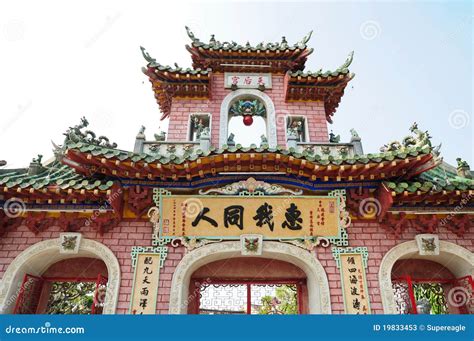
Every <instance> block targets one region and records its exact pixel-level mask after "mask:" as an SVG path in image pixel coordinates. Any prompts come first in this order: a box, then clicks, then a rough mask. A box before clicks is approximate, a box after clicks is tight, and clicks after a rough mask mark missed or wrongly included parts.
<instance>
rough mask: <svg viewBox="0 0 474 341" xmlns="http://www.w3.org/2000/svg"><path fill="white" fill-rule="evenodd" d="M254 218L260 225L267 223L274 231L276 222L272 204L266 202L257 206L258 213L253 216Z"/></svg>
mask: <svg viewBox="0 0 474 341" xmlns="http://www.w3.org/2000/svg"><path fill="white" fill-rule="evenodd" d="M253 220H255V221H256V225H257V226H258V227H262V226H263V225H264V224H266V225H267V226H268V227H269V228H270V231H272V232H273V227H274V225H275V224H274V222H273V209H272V206H271V205H269V204H268V203H264V204H263V205H261V206H260V207H259V208H257V214H256V215H255V216H254V217H253Z"/></svg>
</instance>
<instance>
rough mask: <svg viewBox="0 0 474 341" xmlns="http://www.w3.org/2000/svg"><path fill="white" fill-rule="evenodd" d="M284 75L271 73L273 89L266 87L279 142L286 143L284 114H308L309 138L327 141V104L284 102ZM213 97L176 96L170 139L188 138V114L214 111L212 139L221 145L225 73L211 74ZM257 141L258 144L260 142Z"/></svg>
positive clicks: (314, 140) (169, 129) (169, 132)
mask: <svg viewBox="0 0 474 341" xmlns="http://www.w3.org/2000/svg"><path fill="white" fill-rule="evenodd" d="M283 78H284V76H283V75H273V76H272V89H267V90H265V93H266V94H267V95H268V96H270V98H271V99H272V101H273V104H274V105H275V111H276V113H275V114H276V122H277V140H278V144H279V145H282V146H284V145H285V144H286V141H285V120H284V116H285V115H288V114H291V115H302V116H306V117H307V122H308V130H309V138H310V141H311V142H327V141H328V128H327V122H326V114H325V111H324V103H322V102H285V94H284V91H283ZM211 81H212V87H211V88H212V90H211V91H212V93H211V99H209V100H207V99H174V100H173V104H172V106H171V113H170V118H169V127H168V141H174V142H176V141H187V140H188V137H187V132H188V117H189V115H190V114H191V113H196V112H202V113H208V112H210V113H211V114H212V127H211V135H212V136H211V142H212V144H213V145H214V146H217V145H218V144H219V124H220V119H219V114H220V110H221V103H222V101H223V99H224V97H225V96H227V94H229V93H230V92H231V90H229V89H225V88H224V74H222V73H216V74H214V75H212V80H211ZM257 144H258V143H257Z"/></svg>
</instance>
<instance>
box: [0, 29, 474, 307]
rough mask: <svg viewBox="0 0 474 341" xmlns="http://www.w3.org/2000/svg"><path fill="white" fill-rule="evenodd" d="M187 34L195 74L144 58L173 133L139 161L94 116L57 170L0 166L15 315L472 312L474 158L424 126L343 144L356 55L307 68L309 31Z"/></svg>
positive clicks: (53, 165) (7, 275)
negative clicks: (332, 66) (376, 142)
mask: <svg viewBox="0 0 474 341" xmlns="http://www.w3.org/2000/svg"><path fill="white" fill-rule="evenodd" d="M186 30H187V33H188V36H189V38H190V43H189V44H188V45H186V50H187V51H188V52H189V53H190V55H191V58H192V68H182V67H180V66H178V65H176V64H175V66H174V67H170V66H165V65H161V64H159V63H158V61H157V60H155V59H154V58H153V57H152V53H151V54H150V53H148V52H147V51H146V50H145V48H143V47H142V48H141V51H142V54H143V57H144V59H145V62H144V65H145V66H144V67H143V68H142V71H143V73H144V75H145V76H144V77H146V78H147V79H148V80H149V81H150V83H151V87H152V91H153V93H154V96H155V98H156V101H157V104H158V107H159V110H160V115H161V120H167V121H168V131H167V132H163V131H155V132H151V133H148V132H145V127H141V128H140V129H139V132H138V134H137V135H136V137H135V144H134V149H133V151H132V150H130V151H128V150H122V149H119V148H118V146H117V145H116V144H115V143H113V142H111V140H109V138H107V137H105V136H98V135H96V133H94V132H92V131H90V130H87V128H88V124H89V122H88V121H87V119H86V118H82V119H81V121H80V122H79V123H78V124H77V125H75V126H72V127H69V128H67V129H65V133H64V135H65V139H64V141H63V142H62V143H58V144H54V157H52V158H50V159H49V160H48V161H44V160H43V158H42V156H41V155H38V157H35V158H34V159H33V160H32V162H31V163H30V165H29V167H28V168H24V169H8V164H7V165H6V166H3V168H2V169H0V190H1V191H0V208H1V209H0V277H1V283H0V310H1V312H2V313H5V314H11V313H13V314H169V313H171V314H331V313H333V314H384V313H385V314H420V313H423V314H470V313H473V312H474V298H473V290H474V282H473V277H472V276H473V274H474V273H473V269H474V256H473V253H472V251H473V250H474V231H473V230H472V228H471V225H472V223H473V219H474V217H473V213H474V207H473V204H472V200H471V199H472V197H473V196H474V181H473V179H472V176H473V172H471V171H470V168H469V165H468V164H467V163H466V162H465V161H463V160H461V159H458V164H457V165H456V166H451V165H449V164H447V163H445V162H443V159H442V154H441V151H440V147H439V146H438V147H437V146H433V145H432V144H431V137H430V135H429V133H428V132H427V131H424V130H422V129H421V127H418V125H417V124H416V123H414V124H413V125H411V127H410V128H409V129H408V130H407V134H408V135H407V136H406V137H404V138H401V139H400V140H399V141H387V144H385V145H384V146H382V147H381V148H380V150H378V151H372V152H371V153H366V152H365V151H364V149H363V146H362V139H361V137H360V136H359V135H358V133H357V132H356V130H354V129H352V130H351V138H350V141H347V142H343V141H340V137H339V136H336V135H335V134H333V133H332V131H330V130H329V129H328V124H332V123H333V119H334V117H335V114H336V110H337V108H338V105H339V103H340V102H341V100H342V97H343V95H344V90H345V88H346V86H347V85H348V83H349V82H350V81H351V80H352V78H353V77H354V74H353V73H352V72H351V71H350V67H351V63H352V59H353V53H350V54H349V55H348V57H347V58H346V59H345V60H344V58H341V66H340V67H339V68H337V69H336V70H334V71H322V70H319V71H315V72H311V71H307V70H305V63H306V60H307V58H308V57H309V56H310V55H311V54H312V52H313V49H312V48H310V47H309V45H308V44H309V41H310V38H311V33H310V34H308V35H307V36H305V37H303V38H302V39H301V41H298V42H296V43H294V44H290V43H288V42H287V41H286V38H285V37H283V38H282V40H281V41H279V42H275V43H259V44H258V45H255V46H253V45H250V44H249V43H248V42H247V43H246V44H244V45H240V44H237V43H235V42H220V41H218V40H217V39H216V38H215V37H214V35H213V36H211V38H210V40H209V42H204V41H202V40H200V39H199V38H197V37H196V36H195V35H194V33H193V32H192V31H191V30H190V29H188V28H186ZM157 120H158V118H157ZM408 126H409V125H408V124H407V127H408ZM147 135H148V138H147ZM151 135H153V137H151ZM131 138H133V136H131ZM446 142H449V141H446ZM7 161H8V160H7Z"/></svg>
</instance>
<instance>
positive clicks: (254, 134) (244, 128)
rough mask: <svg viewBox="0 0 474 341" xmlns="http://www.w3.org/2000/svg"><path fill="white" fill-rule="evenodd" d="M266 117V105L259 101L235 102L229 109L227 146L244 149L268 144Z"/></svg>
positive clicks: (250, 99) (248, 99) (239, 100)
mask: <svg viewBox="0 0 474 341" xmlns="http://www.w3.org/2000/svg"><path fill="white" fill-rule="evenodd" d="M266 116H267V110H266V108H265V105H264V104H263V103H262V102H261V101H260V100H259V99H254V98H250V97H249V98H243V99H242V98H241V99H237V100H235V101H234V102H233V103H232V104H231V106H230V108H229V116H228V117H229V122H228V128H227V131H228V137H227V144H228V145H231V146H232V145H235V144H240V145H242V146H244V147H248V146H250V145H251V144H255V145H257V146H260V145H263V144H268V137H267V123H266Z"/></svg>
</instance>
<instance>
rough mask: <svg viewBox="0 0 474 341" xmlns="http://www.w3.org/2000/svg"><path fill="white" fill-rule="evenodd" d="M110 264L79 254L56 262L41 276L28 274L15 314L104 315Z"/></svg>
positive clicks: (23, 283)
mask: <svg viewBox="0 0 474 341" xmlns="http://www.w3.org/2000/svg"><path fill="white" fill-rule="evenodd" d="M107 279H108V273H107V266H106V265H105V263H104V262H103V261H102V260H101V259H97V258H90V257H77V258H68V259H63V260H60V261H58V262H56V263H54V264H52V265H51V266H50V267H49V268H48V269H46V271H44V272H43V273H42V274H41V275H40V276H34V275H31V274H25V277H24V279H23V282H22V286H21V290H20V293H19V295H18V298H17V299H16V303H15V308H14V310H13V313H14V314H60V315H67V314H80V315H85V314H102V311H103V308H104V298H105V295H106V290H107Z"/></svg>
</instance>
